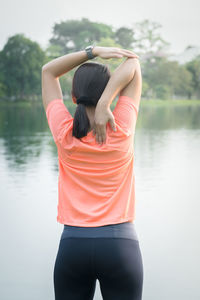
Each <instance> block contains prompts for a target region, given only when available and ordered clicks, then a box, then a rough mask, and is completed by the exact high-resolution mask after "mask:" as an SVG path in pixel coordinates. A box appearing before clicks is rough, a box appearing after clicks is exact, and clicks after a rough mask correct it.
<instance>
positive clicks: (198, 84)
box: [185, 55, 200, 98]
mask: <svg viewBox="0 0 200 300" xmlns="http://www.w3.org/2000/svg"><path fill="white" fill-rule="evenodd" d="M185 67H186V69H187V70H188V71H189V72H190V74H191V85H192V87H193V91H194V93H195V95H196V97H197V98H200V55H198V56H197V57H196V58H195V59H193V60H192V61H190V62H188V63H186V64H185Z"/></svg>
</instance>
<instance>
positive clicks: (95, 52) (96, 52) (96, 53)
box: [92, 46, 99, 56]
mask: <svg viewBox="0 0 200 300" xmlns="http://www.w3.org/2000/svg"><path fill="white" fill-rule="evenodd" d="M98 48H99V47H98V46H94V48H93V49H92V54H93V55H94V56H98Z"/></svg>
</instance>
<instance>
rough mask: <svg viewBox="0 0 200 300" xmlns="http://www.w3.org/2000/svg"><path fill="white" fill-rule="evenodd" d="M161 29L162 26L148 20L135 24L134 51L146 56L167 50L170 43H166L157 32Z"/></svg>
mask: <svg viewBox="0 0 200 300" xmlns="http://www.w3.org/2000/svg"><path fill="white" fill-rule="evenodd" d="M161 27H162V25H161V24H159V23H157V22H152V21H150V20H147V19H145V20H144V21H142V22H137V23H134V27H133V32H134V43H133V48H134V51H136V53H137V51H138V53H140V54H146V53H156V52H159V51H165V50H167V49H168V47H169V45H170V43H168V42H166V41H165V40H164V39H163V38H162V37H161V36H160V33H159V32H157V31H158V29H160V28H161Z"/></svg>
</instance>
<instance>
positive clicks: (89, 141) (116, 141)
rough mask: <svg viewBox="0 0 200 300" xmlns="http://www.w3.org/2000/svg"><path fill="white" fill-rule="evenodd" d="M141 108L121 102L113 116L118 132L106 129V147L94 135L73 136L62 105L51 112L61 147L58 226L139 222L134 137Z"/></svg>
mask: <svg viewBox="0 0 200 300" xmlns="http://www.w3.org/2000/svg"><path fill="white" fill-rule="evenodd" d="M138 110H139V107H136V105H135V104H134V103H133V99H132V98H130V97H127V96H119V99H118V101H117V104H116V106H115V108H114V110H113V112H112V113H113V115H114V117H115V124H116V129H117V131H116V132H115V131H113V130H112V128H111V126H110V124H109V123H107V124H106V143H105V144H103V145H100V144H98V143H97V142H96V136H93V131H90V132H89V133H88V134H87V136H85V137H83V138H81V139H77V138H75V137H74V136H72V128H73V117H72V116H71V114H70V112H69V111H68V109H67V108H66V106H65V104H64V102H63V100H62V99H54V100H52V101H51V102H50V103H49V104H48V106H47V109H46V116H47V120H48V124H49V128H50V130H51V132H52V135H53V139H54V142H55V143H56V146H57V152H58V164H59V178H58V205H57V221H58V222H59V223H61V224H67V225H72V226H81V227H97V226H102V225H109V224H117V223H122V222H128V221H131V222H132V221H133V220H134V219H135V174H134V134H135V126H136V120H137V115H138Z"/></svg>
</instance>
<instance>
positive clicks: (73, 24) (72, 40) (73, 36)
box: [48, 18, 115, 55]
mask: <svg viewBox="0 0 200 300" xmlns="http://www.w3.org/2000/svg"><path fill="white" fill-rule="evenodd" d="M103 37H104V38H114V37H115V34H114V31H113V28H112V26H110V25H106V24H103V23H97V22H91V21H89V20H88V19H87V18H82V19H81V20H80V21H79V20H68V21H65V22H61V23H60V24H55V25H54V27H53V37H52V38H51V39H50V41H49V43H50V46H51V45H57V46H59V47H60V49H61V53H60V54H59V55H64V54H68V53H70V52H74V51H79V50H80V49H84V48H85V47H86V46H88V44H93V43H97V42H99V41H100V40H101V38H103ZM50 46H49V47H50ZM48 49H49V48H48Z"/></svg>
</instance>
